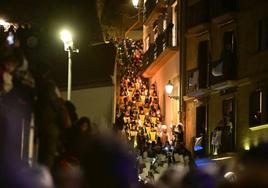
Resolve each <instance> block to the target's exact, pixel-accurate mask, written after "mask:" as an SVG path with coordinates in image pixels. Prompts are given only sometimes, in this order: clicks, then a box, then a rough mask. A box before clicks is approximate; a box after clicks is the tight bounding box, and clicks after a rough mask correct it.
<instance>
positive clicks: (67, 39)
mask: <svg viewBox="0 0 268 188" xmlns="http://www.w3.org/2000/svg"><path fill="white" fill-rule="evenodd" d="M60 38H61V40H62V42H63V44H64V50H65V51H66V52H68V85H67V100H69V101H70V100H71V90H72V53H73V52H76V53H78V52H79V50H78V49H76V48H74V45H73V39H72V34H71V33H70V32H69V31H68V30H62V31H61V32H60Z"/></svg>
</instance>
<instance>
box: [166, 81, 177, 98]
mask: <svg viewBox="0 0 268 188" xmlns="http://www.w3.org/2000/svg"><path fill="white" fill-rule="evenodd" d="M173 88H174V86H173V84H172V83H171V81H170V80H169V81H168V83H167V84H166V86H165V90H166V93H167V94H168V97H169V98H171V99H175V100H179V99H180V96H171V94H172V91H173Z"/></svg>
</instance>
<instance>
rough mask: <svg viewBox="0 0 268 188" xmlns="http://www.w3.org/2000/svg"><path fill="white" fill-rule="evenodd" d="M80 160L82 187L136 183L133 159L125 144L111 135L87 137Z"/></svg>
mask: <svg viewBox="0 0 268 188" xmlns="http://www.w3.org/2000/svg"><path fill="white" fill-rule="evenodd" d="M80 161H81V167H82V171H83V174H84V178H83V186H82V187H83V188H100V187H106V188H130V187H134V188H135V186H136V185H137V183H138V182H137V181H138V175H137V170H136V168H135V162H134V159H133V158H132V157H131V156H129V153H128V152H127V150H126V146H124V145H122V142H120V140H117V139H116V138H115V137H113V136H110V135H98V136H92V137H90V138H88V139H87V141H86V145H85V147H84V148H83V151H82V155H81V158H80Z"/></svg>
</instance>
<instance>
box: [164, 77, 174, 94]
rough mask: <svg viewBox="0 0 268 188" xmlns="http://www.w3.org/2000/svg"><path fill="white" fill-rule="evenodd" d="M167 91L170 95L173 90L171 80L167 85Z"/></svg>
mask: <svg viewBox="0 0 268 188" xmlns="http://www.w3.org/2000/svg"><path fill="white" fill-rule="evenodd" d="M165 89H166V92H167V94H168V95H170V94H171V93H172V91H173V84H172V83H171V81H170V80H169V81H168V83H167V85H166V86H165Z"/></svg>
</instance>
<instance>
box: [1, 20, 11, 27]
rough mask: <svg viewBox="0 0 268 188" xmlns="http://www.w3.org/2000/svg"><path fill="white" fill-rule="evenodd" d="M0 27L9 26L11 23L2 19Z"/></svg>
mask: <svg viewBox="0 0 268 188" xmlns="http://www.w3.org/2000/svg"><path fill="white" fill-rule="evenodd" d="M0 25H2V26H9V25H10V23H8V22H6V21H5V20H3V19H0Z"/></svg>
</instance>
